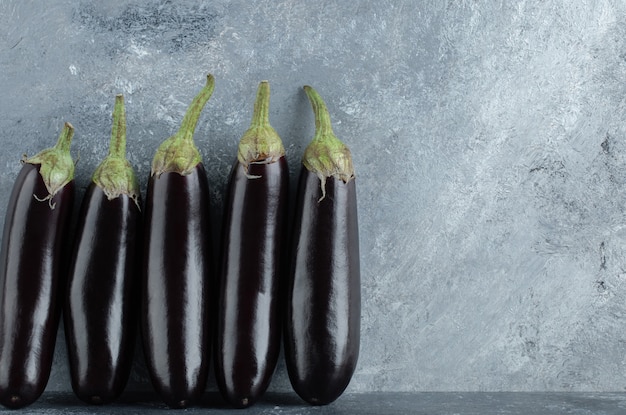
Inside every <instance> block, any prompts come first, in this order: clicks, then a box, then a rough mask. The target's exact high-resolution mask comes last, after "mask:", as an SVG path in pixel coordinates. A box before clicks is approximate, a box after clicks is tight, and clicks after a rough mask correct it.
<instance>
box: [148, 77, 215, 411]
mask: <svg viewBox="0 0 626 415" xmlns="http://www.w3.org/2000/svg"><path fill="white" fill-rule="evenodd" d="M213 89H214V79H213V76H212V75H208V76H207V82H206V85H205V87H204V88H203V89H202V91H200V93H199V94H198V95H197V96H196V97H195V98H194V100H193V102H192V103H191V105H190V107H189V109H188V110H187V113H186V114H185V117H184V119H183V121H182V124H181V127H180V129H179V130H178V132H177V133H176V134H175V135H174V136H172V137H170V138H168V139H167V140H165V141H164V142H163V143H162V144H161V145H160V146H159V148H158V149H157V152H156V154H155V156H154V159H153V161H152V171H151V175H150V177H149V180H148V189H147V194H146V203H145V212H144V215H145V221H144V239H143V275H142V286H141V291H142V301H141V303H142V306H141V307H142V311H141V313H140V314H141V332H142V338H143V346H144V355H145V358H146V366H147V368H148V372H149V374H150V378H151V380H152V384H153V386H154V388H155V390H156V392H157V393H158V394H159V395H160V397H161V399H163V401H164V402H165V403H166V404H167V405H168V406H170V407H172V408H184V407H187V406H189V405H192V404H193V403H194V402H196V401H197V400H198V399H199V398H200V396H201V395H202V393H203V392H204V389H205V386H206V382H207V377H208V370H209V358H210V349H211V344H210V340H211V336H210V331H211V330H212V326H211V324H210V323H211V322H210V317H211V313H210V307H211V304H210V300H211V296H213V295H214V294H213V292H212V279H213V275H211V274H212V273H211V267H212V262H211V260H212V259H211V249H212V246H211V232H210V223H209V184H208V180H207V177H206V173H205V170H204V167H203V164H202V157H201V155H200V152H199V151H198V149H197V148H196V146H195V144H194V141H193V133H194V130H195V128H196V124H197V121H198V118H199V116H200V112H201V111H202V109H203V108H204V105H205V104H206V102H207V101H208V100H209V98H210V97H211V95H212V93H213Z"/></svg>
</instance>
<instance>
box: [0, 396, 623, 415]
mask: <svg viewBox="0 0 626 415" xmlns="http://www.w3.org/2000/svg"><path fill="white" fill-rule="evenodd" d="M624 411H626V395H625V394H623V393H572V392H567V393H563V392H561V393H545V392H542V393H537V392H534V393H533V392H496V393H489V392H464V393H459V392H419V393H399V392H382V393H381V392H375V393H350V394H346V395H344V396H342V397H341V398H339V400H337V401H335V402H333V403H332V404H330V405H327V406H309V405H307V404H304V403H303V402H302V401H301V400H299V399H298V398H297V397H295V398H294V396H293V394H285V393H268V394H267V395H266V396H265V397H264V399H263V400H262V401H260V402H258V403H257V404H256V405H255V406H254V407H252V408H250V409H247V410H244V411H243V412H245V413H254V414H258V415H308V414H316V415H348V414H359V415H381V414H384V415H407V414H412V415H566V414H570V415H572V414H575V415H622V414H624ZM19 412H20V413H29V414H33V415H35V414H41V415H53V414H75V415H81V414H124V415H135V414H145V413H150V414H171V413H172V410H171V409H168V408H167V407H166V406H165V405H163V404H162V403H159V402H158V398H156V397H155V396H154V395H153V394H150V393H141V394H138V393H127V394H125V395H124V396H123V397H122V398H121V399H120V400H119V401H118V402H116V403H114V404H111V405H106V406H85V405H84V404H83V403H82V402H81V401H79V400H78V399H77V398H76V397H75V396H74V395H72V394H71V393H59V392H57V393H54V392H48V393H46V394H44V396H43V397H42V398H41V399H40V400H39V401H37V402H36V403H35V404H34V405H32V406H30V407H28V408H27V409H25V410H21V411H19ZM241 412H242V411H236V410H233V409H232V408H229V407H227V406H225V405H224V403H223V401H221V398H220V397H219V394H217V393H216V392H214V393H208V394H207V395H206V396H205V397H204V399H203V400H202V402H200V404H199V405H198V406H195V407H193V408H188V409H185V410H184V413H185V414H206V413H210V414H215V415H226V414H232V413H241ZM0 413H15V411H14V410H6V409H5V410H2V409H0Z"/></svg>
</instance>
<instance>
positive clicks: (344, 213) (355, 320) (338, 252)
mask: <svg viewBox="0 0 626 415" xmlns="http://www.w3.org/2000/svg"><path fill="white" fill-rule="evenodd" d="M321 198H322V191H321V183H320V179H319V178H318V177H317V175H316V174H314V173H312V172H310V171H309V170H307V169H306V168H304V167H303V168H302V171H301V174H300V182H299V187H298V196H297V206H296V210H295V212H296V213H295V218H294V231H293V232H294V233H293V246H292V248H293V253H292V263H291V270H290V278H289V285H288V289H287V312H286V327H285V358H286V363H287V370H288V373H289V379H290V381H291V384H292V386H293V388H294V390H295V391H296V393H297V394H298V395H299V396H300V397H301V398H302V399H304V400H305V401H307V402H308V403H310V404H312V405H325V404H328V403H330V402H333V401H334V400H335V399H337V398H338V397H339V396H340V395H341V394H342V393H343V391H344V390H345V388H346V387H347V386H348V383H349V382H350V379H351V377H352V374H353V372H354V369H355V367H356V363H357V359H358V355H359V342H360V340H359V336H360V318H361V292H360V269H359V242H358V241H359V236H358V221H357V205H356V188H355V180H354V179H352V180H350V181H348V182H347V183H344V182H343V181H342V180H338V179H335V178H332V177H330V178H328V179H327V180H326V194H325V197H324V198H323V199H321ZM320 199H321V200H320Z"/></svg>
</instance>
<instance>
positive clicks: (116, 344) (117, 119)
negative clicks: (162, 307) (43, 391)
mask: <svg viewBox="0 0 626 415" xmlns="http://www.w3.org/2000/svg"><path fill="white" fill-rule="evenodd" d="M139 206H140V191H139V184H138V181H137V176H136V175H135V172H134V171H133V168H132V166H131V165H130V163H129V162H128V160H126V116H125V113H124V98H123V97H122V95H118V96H117V97H116V100H115V109H114V111H113V129H112V133H111V144H110V148H109V154H108V156H107V157H106V158H105V159H104V160H103V161H102V163H101V164H100V165H99V166H98V168H97V169H96V171H95V173H94V175H93V177H92V180H91V183H90V184H89V186H88V188H87V191H86V193H85V196H84V198H83V201H82V206H81V210H80V213H79V216H78V224H77V229H76V236H75V239H74V251H73V254H72V256H71V258H70V268H69V279H68V285H67V290H66V292H65V309H64V313H63V316H64V322H65V339H66V344H67V353H68V357H69V366H70V375H71V380H72V389H73V390H74V393H75V394H76V396H78V397H79V398H80V399H82V400H83V401H85V402H87V403H91V404H105V403H109V402H111V401H113V400H114V399H115V398H117V397H118V396H119V395H120V394H121V393H122V391H123V390H124V387H125V386H126V382H127V381H128V377H129V375H130V369H131V365H132V361H133V350H134V343H135V334H136V320H137V318H138V314H137V313H138V306H137V305H138V302H139V297H138V292H137V289H138V287H139V278H138V276H137V270H138V261H137V260H136V257H137V254H138V253H139V251H138V247H137V240H138V238H139V229H138V227H139V225H140V209H139Z"/></svg>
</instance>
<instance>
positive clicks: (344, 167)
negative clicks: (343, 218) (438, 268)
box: [302, 85, 354, 201]
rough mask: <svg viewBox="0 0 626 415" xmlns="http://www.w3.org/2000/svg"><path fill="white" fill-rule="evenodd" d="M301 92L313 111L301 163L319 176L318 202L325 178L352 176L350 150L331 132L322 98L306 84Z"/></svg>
mask: <svg viewBox="0 0 626 415" xmlns="http://www.w3.org/2000/svg"><path fill="white" fill-rule="evenodd" d="M304 91H305V92H306V95H307V97H308V98H309V101H310V102H311V107H313V113H314V114H315V135H314V137H313V140H312V141H311V143H310V144H309V145H308V146H307V148H306V150H305V151H304V156H303V158H302V164H304V167H306V168H307V169H308V170H309V171H311V172H313V173H315V174H316V175H317V177H319V179H320V181H321V188H322V197H321V199H320V201H321V200H322V199H324V198H325V197H326V179H328V178H329V177H334V178H336V179H340V180H342V181H343V182H344V183H347V182H349V181H350V180H352V179H354V166H353V165H352V155H351V154H350V149H349V148H348V146H346V145H345V144H344V143H343V142H341V141H340V140H339V139H338V138H337V137H336V136H335V133H334V132H333V128H332V125H331V122H330V114H329V113H328V109H327V107H326V104H325V103H324V101H323V100H322V97H320V95H319V94H318V93H317V92H316V91H315V90H314V89H313V88H312V87H310V86H308V85H306V86H305V87H304Z"/></svg>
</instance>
